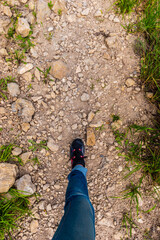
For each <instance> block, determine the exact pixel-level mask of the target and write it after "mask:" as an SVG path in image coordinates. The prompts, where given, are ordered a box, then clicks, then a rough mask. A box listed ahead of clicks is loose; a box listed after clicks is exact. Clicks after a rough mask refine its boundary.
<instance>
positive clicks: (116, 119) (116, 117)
mask: <svg viewBox="0 0 160 240" xmlns="http://www.w3.org/2000/svg"><path fill="white" fill-rule="evenodd" d="M119 119H120V117H119V116H118V115H112V120H113V122H115V121H118V120H119Z"/></svg>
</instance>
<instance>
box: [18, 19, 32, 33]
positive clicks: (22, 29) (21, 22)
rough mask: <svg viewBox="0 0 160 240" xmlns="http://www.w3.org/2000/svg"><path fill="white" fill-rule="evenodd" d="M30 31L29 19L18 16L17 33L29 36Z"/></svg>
mask: <svg viewBox="0 0 160 240" xmlns="http://www.w3.org/2000/svg"><path fill="white" fill-rule="evenodd" d="M30 31H31V29H30V26H29V24H28V22H27V20H26V19H25V18H18V23H17V27H16V33H17V34H20V35H21V36H22V37H27V36H28V34H29V32H30Z"/></svg>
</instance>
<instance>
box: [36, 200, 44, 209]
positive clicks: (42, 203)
mask: <svg viewBox="0 0 160 240" xmlns="http://www.w3.org/2000/svg"><path fill="white" fill-rule="evenodd" d="M38 207H39V209H40V210H44V207H45V202H44V201H41V202H40V203H38Z"/></svg>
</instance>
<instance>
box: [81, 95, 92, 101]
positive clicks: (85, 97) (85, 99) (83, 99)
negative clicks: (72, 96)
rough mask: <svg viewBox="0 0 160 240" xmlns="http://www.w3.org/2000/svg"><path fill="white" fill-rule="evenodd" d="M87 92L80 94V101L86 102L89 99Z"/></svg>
mask: <svg viewBox="0 0 160 240" xmlns="http://www.w3.org/2000/svg"><path fill="white" fill-rule="evenodd" d="M89 98H90V97H89V94H88V93H83V94H82V96H81V101H82V102H87V101H88V100H89Z"/></svg>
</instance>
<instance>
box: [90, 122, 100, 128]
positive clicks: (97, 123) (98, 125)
mask: <svg viewBox="0 0 160 240" xmlns="http://www.w3.org/2000/svg"><path fill="white" fill-rule="evenodd" d="M103 124H104V122H103V121H98V122H96V123H91V124H90V125H89V126H90V127H92V128H98V127H101V126H102V125H103Z"/></svg>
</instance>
